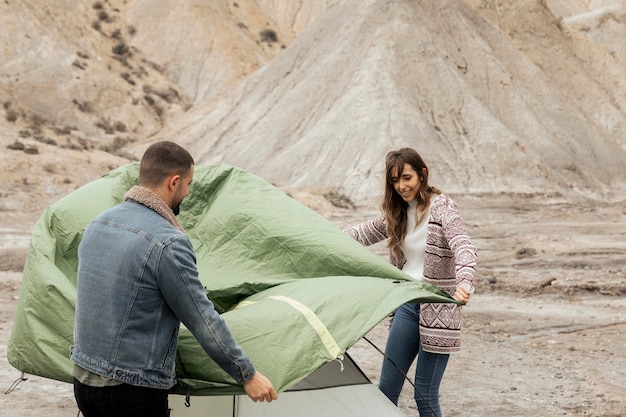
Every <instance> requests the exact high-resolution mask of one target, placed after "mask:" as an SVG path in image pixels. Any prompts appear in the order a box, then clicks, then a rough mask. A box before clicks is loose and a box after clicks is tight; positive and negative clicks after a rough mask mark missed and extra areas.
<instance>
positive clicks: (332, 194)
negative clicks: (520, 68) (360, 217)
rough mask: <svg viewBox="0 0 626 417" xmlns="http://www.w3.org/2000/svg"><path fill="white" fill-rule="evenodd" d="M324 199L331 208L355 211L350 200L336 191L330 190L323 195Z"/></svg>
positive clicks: (354, 206)
mask: <svg viewBox="0 0 626 417" xmlns="http://www.w3.org/2000/svg"><path fill="white" fill-rule="evenodd" d="M324 198H325V199H326V200H328V201H329V202H330V203H331V204H332V205H333V206H335V207H339V208H345V209H355V208H356V205H355V204H354V203H353V202H352V200H350V198H349V197H348V196H346V195H344V194H340V193H339V192H338V191H337V190H331V191H328V192H326V193H324Z"/></svg>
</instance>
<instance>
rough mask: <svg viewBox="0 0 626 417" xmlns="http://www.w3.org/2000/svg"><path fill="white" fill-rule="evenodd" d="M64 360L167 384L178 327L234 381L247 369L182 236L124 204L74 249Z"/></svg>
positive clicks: (144, 210)
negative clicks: (71, 314) (69, 337)
mask: <svg viewBox="0 0 626 417" xmlns="http://www.w3.org/2000/svg"><path fill="white" fill-rule="evenodd" d="M77 287H78V288H77V291H78V292H77V297H76V323H75V328H74V346H73V347H72V352H71V359H72V360H73V361H74V362H75V363H76V364H77V365H78V366H80V367H82V368H84V369H86V370H88V371H90V372H93V373H95V374H98V375H102V376H104V377H106V378H112V379H115V380H117V381H120V382H123V383H128V384H132V385H140V386H146V387H152V388H159V389H169V388H171V387H172V386H173V385H174V383H175V356H176V349H177V345H178V331H179V327H180V322H181V321H182V322H183V324H184V325H185V326H186V327H187V328H188V329H189V330H190V331H191V333H192V334H193V335H194V336H195V337H196V339H197V340H198V342H199V343H200V345H201V346H202V347H203V348H204V350H205V351H206V352H207V354H208V355H209V356H210V357H211V358H212V359H213V360H214V361H215V362H216V363H217V364H218V365H220V366H221V367H222V368H223V369H224V370H225V371H226V372H227V373H228V374H229V375H230V376H231V377H232V378H233V379H235V381H237V383H239V384H242V383H243V382H245V381H247V380H248V379H250V378H252V376H253V375H254V372H255V370H254V367H253V365H252V362H251V361H250V359H249V358H248V356H247V355H246V354H245V353H244V352H243V350H242V349H241V348H240V347H239V345H238V344H237V342H236V341H235V339H234V338H233V336H232V334H231V332H230V330H229V329H228V328H227V327H226V325H225V323H224V321H223V320H222V318H221V317H220V316H219V314H218V313H217V312H216V311H215V309H214V307H213V304H212V303H211V301H209V299H208V298H207V295H206V293H205V291H204V288H203V286H202V283H201V282H200V280H199V279H198V270H197V268H196V257H195V253H194V250H193V247H192V245H191V242H190V241H189V238H188V237H187V236H186V235H185V234H184V233H183V232H181V231H179V230H178V229H176V228H175V227H174V226H172V225H171V224H170V223H169V222H168V221H167V220H166V219H165V218H164V217H162V216H161V215H159V214H158V213H156V212H155V211H154V210H152V209H150V208H148V207H146V206H143V205H141V204H139V203H137V202H134V201H132V200H130V201H126V202H123V203H121V204H119V205H118V206H116V207H113V208H112V209H110V210H108V211H106V212H105V213H103V214H102V215H100V216H99V217H98V218H96V219H95V220H94V221H93V222H91V223H90V224H89V226H88V227H87V229H86V230H85V233H84V235H83V238H82V241H81V243H80V245H79V248H78V284H77Z"/></svg>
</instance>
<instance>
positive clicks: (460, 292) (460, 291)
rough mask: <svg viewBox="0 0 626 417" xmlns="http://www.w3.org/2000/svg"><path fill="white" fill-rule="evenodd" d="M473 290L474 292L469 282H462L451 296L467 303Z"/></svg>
mask: <svg viewBox="0 0 626 417" xmlns="http://www.w3.org/2000/svg"><path fill="white" fill-rule="evenodd" d="M473 292H474V286H472V285H470V284H463V285H461V286H459V287H457V289H456V291H455V292H454V295H453V296H452V298H454V299H455V300H457V301H460V302H462V303H465V304H467V303H468V302H469V299H470V297H471V295H472V293H473Z"/></svg>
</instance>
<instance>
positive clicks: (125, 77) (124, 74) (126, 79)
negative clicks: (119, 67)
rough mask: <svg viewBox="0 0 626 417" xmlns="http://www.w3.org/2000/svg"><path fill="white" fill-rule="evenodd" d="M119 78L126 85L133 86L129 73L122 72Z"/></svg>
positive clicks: (133, 81) (133, 82)
mask: <svg viewBox="0 0 626 417" xmlns="http://www.w3.org/2000/svg"><path fill="white" fill-rule="evenodd" d="M120 77H122V78H123V79H124V81H126V82H127V83H128V84H130V85H135V80H133V78H132V77H131V76H130V74H129V73H127V72H123V73H121V74H120Z"/></svg>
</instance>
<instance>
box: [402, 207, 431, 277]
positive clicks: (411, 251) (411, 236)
mask: <svg viewBox="0 0 626 417" xmlns="http://www.w3.org/2000/svg"><path fill="white" fill-rule="evenodd" d="M416 209H417V200H413V201H411V202H409V208H408V210H407V220H408V221H407V229H406V237H405V238H404V245H403V246H402V251H403V252H404V255H405V257H406V263H405V264H404V267H403V268H402V271H404V272H405V273H407V274H409V275H410V276H412V277H413V278H415V279H416V280H419V281H421V280H423V279H424V255H425V254H426V233H427V232H428V218H429V217H430V206H429V207H428V210H427V211H426V213H424V216H425V217H426V218H425V219H424V221H423V222H422V223H421V224H420V225H419V227H415V225H416V223H417V221H416V218H415V214H416V213H415V212H416Z"/></svg>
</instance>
